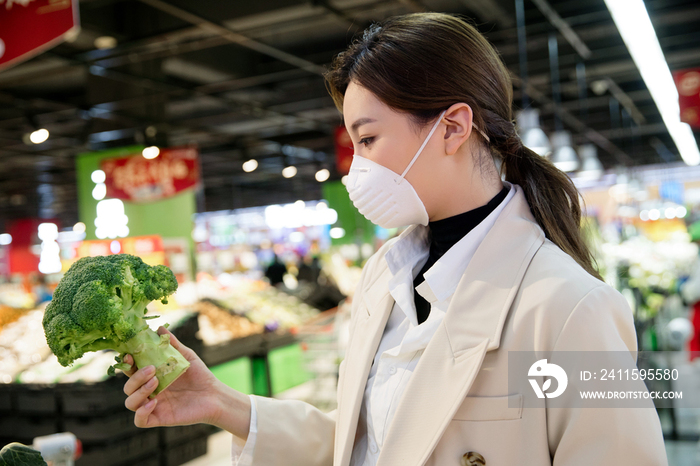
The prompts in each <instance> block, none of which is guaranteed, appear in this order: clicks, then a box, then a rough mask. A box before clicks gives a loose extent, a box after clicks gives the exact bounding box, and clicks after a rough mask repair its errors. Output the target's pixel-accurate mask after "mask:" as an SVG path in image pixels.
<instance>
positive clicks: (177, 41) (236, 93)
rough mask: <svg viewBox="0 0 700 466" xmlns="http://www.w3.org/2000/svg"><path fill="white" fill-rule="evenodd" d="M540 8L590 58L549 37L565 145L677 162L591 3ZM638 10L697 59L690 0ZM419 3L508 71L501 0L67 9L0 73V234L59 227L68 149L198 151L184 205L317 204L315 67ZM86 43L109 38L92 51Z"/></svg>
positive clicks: (533, 22) (70, 170) (325, 160)
mask: <svg viewBox="0 0 700 466" xmlns="http://www.w3.org/2000/svg"><path fill="white" fill-rule="evenodd" d="M548 2H549V5H551V7H552V9H553V10H554V12H555V13H556V14H558V15H559V16H560V17H561V18H563V19H564V20H565V22H566V23H568V25H569V26H570V27H571V29H572V30H573V32H574V33H575V34H576V35H577V36H578V38H579V39H580V40H581V41H582V42H583V44H585V46H586V47H587V48H588V49H589V50H590V52H591V53H590V56H589V57H588V58H587V59H585V60H584V59H583V58H582V57H581V55H579V54H578V53H577V51H576V50H575V49H574V47H573V46H572V45H571V44H570V43H569V42H567V40H566V39H565V38H564V36H563V35H562V34H561V33H559V34H558V35H557V37H558V39H559V40H558V45H559V66H560V76H561V91H562V101H563V107H564V110H565V112H566V115H565V122H564V123H565V127H566V129H569V130H570V131H571V132H572V133H573V135H574V143H575V144H583V143H586V142H589V139H591V138H593V139H595V140H596V141H597V143H599V144H600V145H601V146H602V147H601V148H600V149H599V158H600V159H601V162H602V163H603V165H604V166H605V167H606V168H610V167H613V166H616V165H628V166H629V165H638V164H648V163H660V162H664V161H669V162H670V161H679V160H680V157H679V156H678V151H677V149H676V147H675V145H674V144H673V141H672V140H671V138H670V136H669V135H668V132H667V131H666V128H665V126H664V125H663V123H662V120H661V117H660V114H659V112H658V110H657V108H656V105H655V104H654V102H653V100H652V99H651V96H650V94H649V92H648V90H647V89H646V86H645V85H644V82H643V81H642V80H641V77H640V75H639V72H638V70H637V68H636V66H635V64H634V63H633V61H632V59H631V57H630V55H629V53H628V52H627V49H626V47H625V45H624V43H623V42H622V39H621V37H620V35H619V33H618V31H617V28H616V27H615V24H614V23H613V21H612V19H611V17H610V14H609V12H608V10H607V8H606V6H605V3H604V1H603V0H548ZM540 3H541V0H540ZM646 6H647V9H648V11H649V14H650V16H651V19H652V22H653V24H654V26H655V28H656V32H657V35H658V37H659V41H660V43H661V46H662V49H663V50H664V53H665V55H666V59H667V61H668V63H669V67H670V68H671V70H676V69H684V68H688V67H693V66H698V64H700V27H698V25H700V2H698V1H697V0H648V1H646ZM525 9H526V11H525V17H526V23H527V38H528V72H529V88H528V91H529V92H528V93H529V95H530V97H531V98H532V100H533V101H534V102H532V106H533V107H536V108H538V109H540V112H541V120H542V126H543V128H544V129H545V131H546V132H548V133H549V132H551V131H553V130H554V112H553V105H552V89H551V85H550V69H549V58H548V36H549V34H550V33H551V32H552V31H556V30H557V29H556V28H555V26H554V25H553V24H552V22H550V20H549V19H548V18H547V17H546V16H545V15H544V14H543V13H542V11H540V9H538V7H537V6H535V2H533V1H532V0H525ZM426 10H432V11H444V12H451V13H460V14H464V15H467V16H469V17H471V18H473V20H474V22H475V23H476V24H477V26H478V27H479V29H480V30H481V31H482V32H483V33H484V34H485V35H486V37H487V38H488V39H489V40H490V41H491V42H492V43H494V44H495V45H496V47H497V48H498V50H499V51H500V53H501V55H502V57H503V59H504V60H505V62H506V64H507V66H508V68H509V69H510V70H511V71H512V72H513V74H514V76H517V75H518V73H519V67H518V46H517V35H516V28H515V6H514V1H512V0H394V1H377V0H309V1H300V0H265V1H258V2H251V1H241V0H235V1H228V2H221V1H213V0H203V1H201V0H200V1H197V2H194V1H191V0H168V1H162V0H140V1H136V0H133V1H121V0H120V1H117V0H82V1H81V2H80V16H81V23H82V31H81V33H80V35H79V36H78V37H77V39H76V40H75V41H73V42H72V43H65V44H62V45H60V46H58V47H56V48H54V49H52V50H50V51H49V52H46V53H44V54H42V55H40V56H39V57H36V58H34V59H32V60H30V61H28V62H26V63H24V64H22V65H19V66H16V67H14V68H11V69H9V70H6V71H3V72H0V229H2V228H3V222H6V221H7V220H10V219H14V218H20V217H30V216H31V217H35V216H37V215H39V213H40V212H41V213H44V214H45V213H46V212H49V213H51V211H53V214H54V216H55V217H57V218H59V219H60V220H61V221H62V222H63V224H64V225H72V224H73V223H74V222H76V221H77V220H78V214H77V197H76V186H75V157H76V154H79V153H82V152H87V151H92V150H99V149H105V148H112V147H120V146H125V145H131V144H134V143H144V142H146V143H149V144H150V143H156V144H158V145H163V146H164V145H171V146H174V145H181V144H197V145H198V146H199V148H200V151H201V160H202V162H201V163H202V169H203V178H204V187H205V189H204V196H203V199H201V202H200V206H199V209H200V210H206V211H213V210H223V209H234V208H239V207H249V206H256V205H266V204H273V203H286V202H293V201H295V200H297V199H303V200H310V199H318V198H320V197H321V188H320V183H318V182H317V181H316V180H315V179H314V174H315V172H316V171H317V170H318V169H319V168H322V167H326V168H329V169H330V170H331V173H333V175H332V178H331V179H334V178H336V179H337V175H336V174H335V173H334V170H333V168H334V148H333V137H332V135H333V130H334V128H335V127H336V126H338V125H339V124H341V117H340V114H339V113H338V112H337V110H336V109H335V107H334V106H333V102H332V100H331V99H330V97H329V96H328V93H327V91H326V89H325V86H324V82H323V79H322V77H321V73H322V72H323V69H324V67H326V66H327V65H328V64H329V63H330V61H331V59H332V58H333V56H334V55H335V54H337V53H338V52H340V51H341V50H343V49H344V48H345V47H346V45H347V44H348V42H349V40H350V39H351V38H352V37H353V34H356V33H358V32H360V31H361V30H362V29H363V28H364V27H366V26H367V25H369V24H370V23H371V22H372V21H377V20H382V19H384V18H386V17H388V16H392V15H397V14H403V13H409V12H414V11H426ZM555 22H556V21H555ZM100 36H112V37H115V38H116V39H117V41H118V45H117V46H116V47H115V48H112V49H109V50H98V49H96V48H95V45H94V40H95V39H96V38H97V37H100ZM579 50H580V49H579ZM579 63H584V64H585V70H586V78H587V95H588V99H587V104H586V106H585V107H586V108H584V106H582V105H581V100H580V99H579V92H580V88H579V85H578V81H577V75H576V66H577V64H579ZM594 83H595V84H594ZM515 84H516V91H515V108H516V109H518V108H520V106H521V101H520V99H521V93H520V89H519V81H518V80H517V79H516V83H515ZM612 96H615V97H616V100H615V101H617V102H620V108H621V109H624V110H625V111H623V112H622V115H621V116H620V117H619V118H614V117H611V115H612V114H613V113H611V101H613V100H612V99H611V97H612ZM615 101H613V106H614V105H615V104H614V102H615ZM32 125H38V126H39V127H45V128H48V129H49V131H50V133H51V137H50V139H49V140H48V141H47V142H45V143H43V144H41V145H37V146H29V145H26V144H24V143H23V142H22V137H23V135H24V134H26V133H28V132H29V131H31V130H32ZM149 126H153V127H155V128H156V130H157V133H156V135H155V136H154V137H153V138H148V137H145V136H144V131H145V129H146V128H147V127H149ZM249 158H257V159H258V160H259V161H260V167H259V168H258V169H257V170H256V171H255V172H253V173H245V172H243V170H242V167H241V164H242V163H243V162H244V161H245V160H247V159H249ZM285 164H294V165H296V166H297V167H298V169H299V173H298V174H297V176H296V177H294V178H292V179H285V178H283V177H282V175H281V170H282V168H283V166H284V165H285ZM47 186H50V187H47ZM40 209H41V210H40Z"/></svg>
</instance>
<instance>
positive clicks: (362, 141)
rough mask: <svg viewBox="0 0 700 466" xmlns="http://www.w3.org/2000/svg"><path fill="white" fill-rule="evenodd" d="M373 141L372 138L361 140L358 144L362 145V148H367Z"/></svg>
mask: <svg viewBox="0 0 700 466" xmlns="http://www.w3.org/2000/svg"><path fill="white" fill-rule="evenodd" d="M373 139H374V138H363V139H360V144H362V145H363V146H365V147H367V146H368V145H369V144H370V143H371V142H372V140H373Z"/></svg>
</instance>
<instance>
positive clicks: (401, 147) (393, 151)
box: [343, 82, 445, 216]
mask: <svg viewBox="0 0 700 466" xmlns="http://www.w3.org/2000/svg"><path fill="white" fill-rule="evenodd" d="M343 117H344V120H345V126H346V128H347V130H348V133H350V137H351V139H352V143H353V146H354V149H355V154H357V155H359V156H361V157H365V158H368V159H370V160H372V161H373V162H376V163H378V164H380V165H383V166H385V167H386V168H388V169H389V170H391V171H393V172H394V173H397V174H399V175H400V174H401V173H403V172H404V170H405V169H406V167H407V166H408V164H409V163H410V162H411V159H412V158H413V156H414V155H416V152H418V149H419V148H420V146H421V144H423V141H424V140H425V138H426V136H427V135H428V133H429V132H430V129H431V126H432V125H430V126H428V127H426V128H422V129H421V130H420V131H417V130H416V127H415V125H412V124H411V121H410V119H409V116H408V115H407V114H402V113H397V112H396V111H394V110H392V109H391V108H390V107H388V106H387V105H386V104H384V103H383V102H382V101H380V100H379V99H378V98H377V97H376V96H375V95H374V94H373V93H371V92H370V91H369V90H367V89H365V88H364V87H362V86H360V85H358V84H356V83H355V82H351V83H350V85H349V86H348V88H347V90H346V91H345V98H344V100H343ZM444 135H445V126H444V125H438V128H437V129H436V130H435V133H433V135H432V137H431V138H430V141H428V143H427V144H426V146H425V148H424V149H423V151H422V152H421V154H420V156H419V157H418V159H417V160H416V162H415V163H414V165H413V166H412V167H411V169H410V170H409V172H408V173H407V174H406V180H407V181H408V182H409V183H411V186H413V189H415V190H416V193H417V194H418V196H419V197H420V198H421V200H422V201H423V204H424V205H425V208H426V210H427V212H428V215H429V216H431V210H432V209H431V208H432V205H434V203H435V202H436V201H437V199H433V197H434V196H432V195H431V193H433V192H435V190H431V185H433V186H434V182H435V180H439V179H440V171H441V170H440V164H436V163H434V162H436V161H437V160H436V158H437V157H438V156H439V154H440V150H441V145H442V153H443V154H444V143H442V140H443V138H444ZM431 180H432V181H431Z"/></svg>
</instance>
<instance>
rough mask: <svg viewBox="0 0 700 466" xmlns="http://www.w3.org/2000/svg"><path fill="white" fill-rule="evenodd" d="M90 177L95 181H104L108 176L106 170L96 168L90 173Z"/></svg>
mask: <svg viewBox="0 0 700 466" xmlns="http://www.w3.org/2000/svg"><path fill="white" fill-rule="evenodd" d="M90 179H91V180H92V182H93V183H104V182H105V180H106V179H107V176H106V175H105V172H103V171H102V170H95V171H94V172H92V174H91V175H90Z"/></svg>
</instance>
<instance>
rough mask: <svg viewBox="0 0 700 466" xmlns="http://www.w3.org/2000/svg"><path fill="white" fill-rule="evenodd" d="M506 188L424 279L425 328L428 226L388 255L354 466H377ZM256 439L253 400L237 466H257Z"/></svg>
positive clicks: (236, 451)
mask: <svg viewBox="0 0 700 466" xmlns="http://www.w3.org/2000/svg"><path fill="white" fill-rule="evenodd" d="M503 184H504V185H505V186H507V187H508V188H509V191H508V195H507V196H506V198H505V199H504V200H503V202H501V203H500V204H499V205H498V206H497V207H496V208H495V209H494V210H493V211H492V212H491V213H490V214H489V215H488V216H487V217H486V218H485V219H484V220H483V221H482V222H480V223H479V224H478V225H477V226H476V227H474V228H473V229H472V230H471V231H470V232H469V233H468V234H467V235H466V236H465V237H464V238H462V239H461V240H459V241H458V242H457V243H456V244H455V245H454V246H452V247H451V248H450V249H449V250H448V251H447V252H446V253H445V254H444V255H443V256H442V257H441V258H440V259H439V260H438V261H437V262H436V263H435V264H434V265H433V266H432V267H431V268H430V269H428V271H426V272H425V273H424V274H423V277H424V279H425V281H424V282H423V283H421V284H420V285H418V286H417V287H416V288H415V290H416V291H417V292H418V293H419V294H420V295H421V296H423V298H425V300H426V301H428V302H429V303H430V314H429V315H428V319H427V320H426V321H425V322H423V323H421V324H420V325H419V324H418V318H417V316H416V307H415V302H414V296H413V290H414V288H413V280H414V278H415V277H416V276H417V275H418V273H419V272H420V269H421V268H422V267H423V265H425V262H426V261H427V260H428V253H429V244H428V227H425V226H422V225H413V226H411V227H409V228H407V229H406V230H405V231H404V232H403V233H402V234H401V235H400V236H399V239H398V240H397V241H396V243H395V244H394V245H393V246H392V247H391V249H389V250H388V251H387V253H386V256H385V257H386V261H387V265H388V266H389V270H390V272H391V274H392V277H391V279H390V280H389V292H390V293H391V296H392V297H393V298H394V301H395V303H394V307H393V308H392V311H391V315H390V316H389V320H388V321H387V324H386V327H385V328H384V333H383V335H382V339H381V341H380V343H379V347H378V348H377V353H376V354H375V357H374V362H373V364H372V368H371V369H370V373H369V377H368V379H367V384H366V386H365V393H364V397H363V399H362V407H361V409H360V419H359V422H358V427H357V428H358V434H359V438H358V440H357V442H356V443H355V446H354V448H353V451H352V456H351V460H350V466H374V465H375V464H376V463H377V459H378V458H379V452H380V451H381V448H382V445H383V443H384V438H385V436H386V433H387V431H388V429H389V426H390V425H391V420H392V419H393V417H394V413H395V411H396V407H397V406H398V404H399V400H400V399H401V395H402V394H403V392H404V390H405V388H406V386H407V385H408V381H409V379H410V377H411V375H412V374H413V371H414V370H415V368H416V366H417V365H418V361H419V359H420V356H421V354H423V350H425V348H426V346H428V343H429V342H430V339H431V338H432V337H433V335H434V334H435V331H436V330H437V328H438V327H439V325H440V323H441V322H442V319H443V318H444V316H445V313H446V312H447V308H448V307H449V305H450V300H451V299H452V295H453V294H454V292H455V290H456V289H457V284H458V283H459V281H460V279H461V278H462V275H463V274H464V271H465V270H466V268H467V265H468V264H469V261H470V260H471V258H472V257H473V256H474V252H475V251H476V249H477V248H478V247H479V244H481V241H482V240H483V239H484V238H485V237H486V234H487V233H488V232H489V230H490V229H491V227H492V226H493V224H494V222H495V221H496V218H498V216H499V214H500V213H501V211H502V210H503V208H504V207H505V206H506V204H508V202H509V201H510V200H511V199H512V198H513V196H514V194H515V190H514V189H513V188H512V185H511V184H510V183H508V182H507V181H504V182H503ZM252 400H253V398H252V397H251V401H252ZM256 434H257V416H256V411H255V402H254V401H252V407H251V420H250V434H249V435H248V440H247V441H246V442H245V445H243V444H242V443H243V442H242V440H240V439H237V437H235V436H234V437H233V438H234V442H233V445H232V450H231V453H232V458H233V466H252V465H253V449H254V447H255V438H256Z"/></svg>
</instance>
